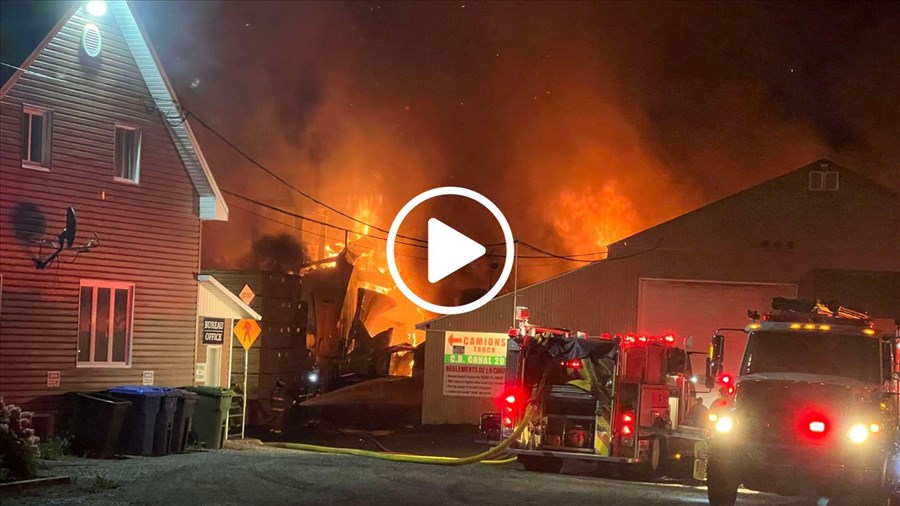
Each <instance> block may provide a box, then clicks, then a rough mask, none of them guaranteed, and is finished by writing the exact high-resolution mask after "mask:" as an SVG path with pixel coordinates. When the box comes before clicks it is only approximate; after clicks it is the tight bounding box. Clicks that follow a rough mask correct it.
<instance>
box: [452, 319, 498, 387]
mask: <svg viewBox="0 0 900 506" xmlns="http://www.w3.org/2000/svg"><path fill="white" fill-rule="evenodd" d="M444 335H445V337H444V395H455V396H462V397H496V396H497V395H500V392H501V390H502V389H503V380H504V378H505V376H506V341H507V339H509V338H508V337H507V335H506V334H487V333H478V332H446V333H445V334H444Z"/></svg>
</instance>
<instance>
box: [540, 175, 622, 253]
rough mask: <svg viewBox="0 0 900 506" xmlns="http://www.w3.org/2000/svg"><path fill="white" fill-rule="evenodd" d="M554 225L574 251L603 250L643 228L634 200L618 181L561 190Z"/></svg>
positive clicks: (569, 249) (569, 247)
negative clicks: (597, 185) (626, 194)
mask: <svg viewBox="0 0 900 506" xmlns="http://www.w3.org/2000/svg"><path fill="white" fill-rule="evenodd" d="M559 206H560V208H559V210H558V212H556V213H555V216H554V218H553V228H554V229H555V230H556V233H557V234H559V236H560V238H561V239H562V241H563V245H564V247H565V248H566V249H567V251H569V252H570V253H577V252H585V251H588V250H598V249H599V250H602V249H604V248H606V246H607V245H609V244H610V243H613V242H615V241H617V240H619V239H622V238H623V237H627V236H628V235H629V234H631V233H633V232H634V231H636V230H639V229H640V217H639V215H638V212H637V209H636V208H635V206H634V203H633V202H632V201H631V199H629V198H628V197H627V196H625V194H624V192H622V190H621V189H620V188H619V185H618V184H617V183H616V182H615V181H609V182H607V183H605V184H604V185H603V186H602V187H600V188H599V189H598V188H593V187H586V188H579V189H577V190H576V189H571V188H564V189H563V190H561V191H560V196H559Z"/></svg>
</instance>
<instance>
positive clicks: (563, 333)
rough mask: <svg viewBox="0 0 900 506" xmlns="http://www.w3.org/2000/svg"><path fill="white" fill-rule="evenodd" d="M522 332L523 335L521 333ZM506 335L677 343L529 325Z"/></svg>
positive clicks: (667, 336)
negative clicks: (589, 333) (592, 334)
mask: <svg viewBox="0 0 900 506" xmlns="http://www.w3.org/2000/svg"><path fill="white" fill-rule="evenodd" d="M523 330H524V333H523ZM507 335H508V336H509V337H510V338H521V337H525V336H531V337H534V336H537V335H553V336H558V337H575V338H578V339H600V340H603V341H617V342H620V343H623V344H626V345H632V344H649V343H658V344H664V345H668V346H672V345H674V344H675V343H676V342H677V339H676V338H675V334H660V335H646V334H612V333H609V332H603V333H601V334H600V335H594V336H591V335H588V334H586V333H584V332H580V331H572V330H569V329H558V328H546V327H534V326H531V325H526V326H525V328H524V329H523V328H521V327H520V328H511V329H509V332H507Z"/></svg>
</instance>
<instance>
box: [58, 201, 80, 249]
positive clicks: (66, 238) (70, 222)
mask: <svg viewBox="0 0 900 506" xmlns="http://www.w3.org/2000/svg"><path fill="white" fill-rule="evenodd" d="M75 229H76V226H75V208H73V207H70V208H69V209H68V210H66V228H64V229H63V231H62V232H61V233H60V234H59V244H60V246H62V245H63V243H65V245H66V247H67V248H71V247H72V243H74V242H75Z"/></svg>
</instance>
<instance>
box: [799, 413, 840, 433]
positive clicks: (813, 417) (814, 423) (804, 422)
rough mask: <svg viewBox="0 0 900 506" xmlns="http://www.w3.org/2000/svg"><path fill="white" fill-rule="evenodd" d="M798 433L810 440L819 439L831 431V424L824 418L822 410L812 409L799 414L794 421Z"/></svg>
mask: <svg viewBox="0 0 900 506" xmlns="http://www.w3.org/2000/svg"><path fill="white" fill-rule="evenodd" d="M796 423H797V425H796V426H795V427H797V429H798V431H799V432H800V433H801V434H802V435H805V436H806V437H808V438H812V439H821V438H824V437H826V436H827V435H828V431H829V430H830V429H831V427H830V425H831V423H830V422H829V421H828V417H827V416H825V413H824V411H823V410H819V409H812V410H809V411H806V412H804V413H800V416H799V417H798V418H797V419H796Z"/></svg>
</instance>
